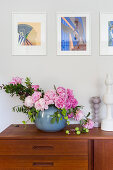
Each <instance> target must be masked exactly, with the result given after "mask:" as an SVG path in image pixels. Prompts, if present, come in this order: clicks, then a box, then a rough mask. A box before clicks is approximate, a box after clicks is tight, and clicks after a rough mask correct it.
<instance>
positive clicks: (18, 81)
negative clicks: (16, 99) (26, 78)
mask: <svg viewBox="0 0 113 170" xmlns="http://www.w3.org/2000/svg"><path fill="white" fill-rule="evenodd" d="M21 83H22V78H20V77H13V78H12V81H11V82H10V83H9V84H13V85H14V84H16V85H17V84H21Z"/></svg>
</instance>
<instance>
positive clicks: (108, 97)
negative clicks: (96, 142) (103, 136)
mask: <svg viewBox="0 0 113 170" xmlns="http://www.w3.org/2000/svg"><path fill="white" fill-rule="evenodd" d="M105 84H106V87H107V88H106V93H105V95H104V96H103V102H104V103H105V104H106V107H107V113H106V118H105V119H104V120H102V122H101V129H102V130H105V131H113V118H112V106H113V92H112V85H113V79H112V77H111V75H110V74H108V75H107V77H106V80H105Z"/></svg>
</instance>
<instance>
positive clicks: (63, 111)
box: [62, 108, 67, 116]
mask: <svg viewBox="0 0 113 170" xmlns="http://www.w3.org/2000/svg"><path fill="white" fill-rule="evenodd" d="M66 113H67V110H66V109H65V108H64V109H62V115H63V116H66Z"/></svg>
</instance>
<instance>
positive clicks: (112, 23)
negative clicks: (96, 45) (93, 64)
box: [100, 13, 113, 55]
mask: <svg viewBox="0 0 113 170" xmlns="http://www.w3.org/2000/svg"><path fill="white" fill-rule="evenodd" d="M100 55H113V13H100Z"/></svg>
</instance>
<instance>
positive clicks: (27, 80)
mask: <svg viewBox="0 0 113 170" xmlns="http://www.w3.org/2000/svg"><path fill="white" fill-rule="evenodd" d="M25 84H26V86H27V87H28V88H30V87H31V86H32V83H31V81H30V78H29V77H26V79H25Z"/></svg>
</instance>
